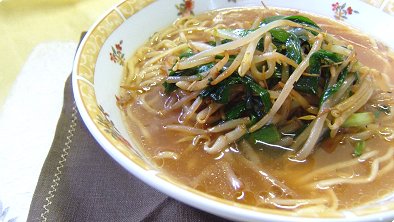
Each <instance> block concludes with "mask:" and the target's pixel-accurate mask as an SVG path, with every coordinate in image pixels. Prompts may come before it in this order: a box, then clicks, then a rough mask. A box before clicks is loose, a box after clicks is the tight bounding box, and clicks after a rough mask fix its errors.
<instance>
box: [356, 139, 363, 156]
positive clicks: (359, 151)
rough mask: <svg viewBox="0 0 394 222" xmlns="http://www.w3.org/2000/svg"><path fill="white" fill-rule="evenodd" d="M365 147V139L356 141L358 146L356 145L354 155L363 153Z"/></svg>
mask: <svg viewBox="0 0 394 222" xmlns="http://www.w3.org/2000/svg"><path fill="white" fill-rule="evenodd" d="M364 149H365V141H359V142H357V143H356V146H355V147H354V155H355V156H357V157H358V156H361V155H362V154H363V151H364Z"/></svg>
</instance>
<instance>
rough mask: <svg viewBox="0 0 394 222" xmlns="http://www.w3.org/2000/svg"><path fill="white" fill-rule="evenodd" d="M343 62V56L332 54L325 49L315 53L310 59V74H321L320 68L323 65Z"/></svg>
mask: <svg viewBox="0 0 394 222" xmlns="http://www.w3.org/2000/svg"><path fill="white" fill-rule="evenodd" d="M342 60H343V58H342V56H341V55H339V54H336V53H334V52H330V51H327V50H324V49H320V50H318V51H317V52H315V53H313V54H312V56H311V57H310V59H309V73H311V74H320V68H321V65H322V63H328V64H332V63H337V62H341V61H342Z"/></svg>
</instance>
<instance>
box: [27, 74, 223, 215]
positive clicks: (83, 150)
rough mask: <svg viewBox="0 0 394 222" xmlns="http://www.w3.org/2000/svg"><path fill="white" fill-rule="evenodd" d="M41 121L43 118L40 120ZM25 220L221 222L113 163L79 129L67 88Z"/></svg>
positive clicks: (82, 128)
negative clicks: (54, 131) (160, 190)
mask: <svg viewBox="0 0 394 222" xmlns="http://www.w3.org/2000/svg"><path fill="white" fill-rule="evenodd" d="M40 118H45V114H43V116H42V117H40ZM27 221H224V219H221V218H219V217H216V216H214V215H211V214H208V213H206V212H203V211H200V210H197V209H195V208H192V207H189V206H187V205H185V204H183V203H180V202H178V201H176V200H174V199H172V198H170V197H168V196H166V195H164V194H163V193H160V192H159V191H156V190H155V189H153V188H151V187H149V186H147V185H145V184H144V183H143V182H141V181H140V180H139V179H137V178H136V177H134V176H133V175H131V174H130V173H128V172H127V171H126V170H125V169H123V168H122V167H121V166H120V165H119V164H118V163H116V162H115V161H114V160H113V159H112V158H111V157H110V156H108V155H107V153H105V151H104V150H103V149H102V148H101V147H100V145H99V144H98V143H97V142H96V141H95V139H94V138H93V136H92V135H91V134H90V132H89V131H88V129H87V128H86V126H85V125H84V123H83V121H82V119H81V117H80V115H79V113H78V110H77V107H76V105H75V101H74V96H73V93H72V87H71V76H70V77H69V78H68V79H67V82H66V84H65V90H64V104H63V109H62V112H61V116H60V119H59V121H58V124H57V128H56V134H55V137H54V140H53V143H52V146H51V149H50V151H49V153H48V156H47V158H46V160H45V162H44V165H43V168H42V170H41V174H40V177H39V180H38V183H37V186H36V190H35V192H34V195H33V199H32V202H31V205H30V212H29V215H28V219H27Z"/></svg>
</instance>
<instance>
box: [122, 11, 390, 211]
mask: <svg viewBox="0 0 394 222" xmlns="http://www.w3.org/2000/svg"><path fill="white" fill-rule="evenodd" d="M278 14H280V15H281V16H283V17H281V18H278V17H277V15H278ZM272 16H274V17H272ZM286 16H290V17H286ZM291 16H293V17H291ZM294 16H302V17H294ZM267 18H268V19H267ZM273 18H275V19H273ZM295 18H296V19H295ZM303 18H309V19H311V20H312V21H313V22H315V23H316V24H317V25H318V27H320V28H321V29H317V28H316V27H315V26H314V25H313V24H312V23H310V22H309V20H303ZM278 20H281V21H282V20H283V21H284V22H283V24H281V25H279V26H277V27H274V28H273V29H270V30H268V31H265V32H264V30H263V28H264V27H266V26H269V25H270V24H271V25H272V24H274V23H275V22H277V21H278ZM289 21H290V22H289ZM293 23H294V24H293ZM278 24H279V23H278ZM259 31H261V33H262V34H261V35H260V36H259V37H256V38H254V39H253V40H240V39H247V38H248V36H249V37H250V36H252V35H253V34H255V33H257V32H259ZM319 33H320V34H319ZM327 33H328V34H327ZM319 38H322V39H321V40H319ZM291 39H293V40H294V41H293V40H292V41H291ZM237 41H238V42H239V44H238V45H235V43H236V42H237ZM319 41H321V42H319ZM226 44H227V45H229V48H227V49H226V48H225V47H224V46H227V45H226ZM231 44H233V45H231ZM319 44H320V46H319V47H318V45H319ZM349 45H351V46H349ZM220 47H223V48H224V49H223V50H221V51H220V50H219V51H216V53H214V54H213V55H210V54H209V53H208V51H210V50H211V51H212V50H217V49H220ZM316 47H318V48H317V49H316V52H318V51H319V50H320V51H319V52H320V57H318V56H315V57H313V56H312V54H313V50H315V49H314V48H316ZM293 49H298V51H297V50H295V51H294V52H293V51H291V50H293ZM250 50H251V51H250ZM250 52H252V53H250ZM297 52H299V53H298V54H297ZM316 52H314V53H316ZM204 53H206V54H204ZM279 54H281V55H279ZM294 54H297V55H298V57H297V55H294ZM200 55H202V56H201V57H199V56H200ZM204 55H205V56H204ZM316 55H317V54H316ZM248 56H249V57H251V58H252V59H250V60H249V61H248V58H247V57H248ZM284 57H287V58H284ZM316 57H318V59H317V60H316V61H318V62H319V69H318V73H315V72H314V70H313V69H312V68H313V63H312V62H311V60H313V59H315V58H316ZM289 59H290V60H289ZM336 59H338V61H337V60H336ZM202 60H204V61H202ZM297 60H298V61H297ZM307 60H309V61H308V62H306V64H307V65H306V67H305V68H304V70H302V71H301V72H300V73H299V75H300V76H299V77H298V79H299V80H297V81H295V83H294V84H291V83H289V82H290V81H292V76H295V75H297V73H298V70H299V69H301V67H302V66H303V62H304V61H307ZM201 61H202V62H201ZM237 61H238V62H239V65H238V66H236V67H235V65H234V67H235V68H233V67H232V64H235V63H236V62H237ZM292 64H293V65H292ZM393 64H394V62H393V56H392V53H391V52H390V51H389V49H388V48H387V47H385V46H384V45H383V44H381V43H379V42H376V41H374V40H373V39H371V38H369V37H368V36H367V35H364V34H362V33H359V32H358V31H356V30H353V29H351V28H349V27H347V26H345V25H344V24H341V23H338V22H335V21H332V20H329V19H326V18H322V17H318V16H315V15H311V14H302V13H299V12H297V11H292V10H286V11H285V10H279V9H278V10H275V11H273V10H272V11H269V10H266V9H263V8H244V9H242V8H240V9H225V10H218V11H212V12H208V13H205V14H202V15H198V16H193V17H186V18H180V19H178V20H177V21H175V22H174V24H173V25H172V26H170V27H168V28H166V29H164V30H161V31H159V32H158V33H155V34H154V35H153V36H152V37H151V38H150V39H149V41H148V42H147V43H146V44H145V45H144V46H142V47H141V48H140V49H138V51H137V52H136V54H135V55H134V56H133V57H132V58H130V59H129V60H128V63H127V65H126V68H125V71H124V77H123V82H122V83H121V87H120V94H119V97H118V106H119V107H120V109H121V110H122V113H123V116H124V120H125V123H126V124H127V127H128V129H129V131H130V134H132V135H133V138H138V139H139V143H140V144H141V145H142V148H143V151H144V152H145V153H146V155H147V156H148V158H150V160H151V161H152V162H153V163H155V164H156V165H157V166H158V168H160V170H161V171H162V172H164V173H165V174H167V175H169V176H170V177H171V178H174V179H175V180H177V181H179V182H181V183H183V184H186V185H187V186H190V187H192V188H195V189H197V190H200V191H202V192H205V193H207V194H211V195H214V196H217V197H220V198H224V199H227V200H231V201H235V202H238V203H242V204H247V205H252V206H258V207H263V208H272V209H278V208H279V209H284V210H288V211H300V212H303V213H308V212H310V213H313V211H316V210H319V209H320V210H321V211H323V210H324V211H338V210H343V209H350V208H353V207H356V206H359V205H362V204H365V203H367V202H369V201H374V200H376V199H380V198H382V197H384V196H385V195H388V194H390V193H392V192H393V186H392V184H394V177H393V172H394V171H393V167H394V161H393V155H394V147H393V145H394V144H393V138H394V137H393V134H392V133H393V132H394V123H393V118H392V113H391V110H392V108H391V107H392V104H393V102H394V100H393V97H392V95H391V86H390V84H389V82H390V81H392V80H389V79H388V78H387V76H394V67H393ZM245 67H246V68H245ZM215 69H216V70H215ZM231 69H233V72H232V73H231V74H229V76H227V77H223V75H225V74H223V73H226V71H227V70H231ZM270 70H273V71H272V73H270ZM344 70H346V71H344ZM227 72H229V71H227ZM222 74H223V75H222ZM259 75H260V76H259ZM240 76H241V77H240ZM333 76H335V77H333ZM221 78H223V79H222V80H221V81H222V84H221V82H220V81H219V79H221ZM300 79H303V80H300ZM204 81H205V82H204ZM215 81H216V82H215ZM226 81H227V82H226ZM300 82H304V85H302V84H301V83H300ZM297 84H298V85H297ZM312 84H316V86H315V88H313V87H312V86H311V85H312ZM346 84H347V85H346ZM215 85H216V86H217V87H216V88H214V87H213V86H215ZM293 85H294V86H293ZM227 86H231V88H229V89H227V88H226V87H227ZM345 86H346V87H345ZM209 87H212V88H209ZM220 87H222V88H220ZM287 89H290V90H287ZM204 90H205V91H204ZM215 90H216V91H215ZM220 90H222V91H220ZM226 90H227V91H226ZM286 90H287V91H288V93H287V95H286V96H285V97H284V99H283V102H281V104H280V105H279V104H278V105H276V103H280V98H281V93H286ZM224 92H227V94H225V93H224ZM204 93H205V94H204ZM215 93H216V94H215ZM220 93H221V94H220ZM264 93H265V94H264ZM340 93H342V94H341V96H339V95H340ZM266 95H268V98H269V100H270V101H268V102H267V101H266V100H264V98H265V97H264V96H266ZM204 96H205V97H204ZM215 96H216V97H215ZM300 97H301V98H300ZM215 99H216V100H215ZM364 100H365V101H364ZM226 102H227V103H226ZM239 104H245V106H241V105H239ZM357 104H359V105H357ZM276 106H279V108H278V110H277V111H276V112H275V113H272V114H271V112H272V111H273V110H274V109H275V107H276ZM237 107H239V110H238V111H239V112H238V111H237ZM256 107H257V108H256ZM343 107H345V108H343ZM352 109H354V110H353V112H352V113H347V112H348V110H352ZM349 112H350V111H349ZM234 113H236V114H234ZM269 115H272V116H271V118H268V117H267V121H265V120H264V118H265V116H269ZM264 121H265V122H264ZM226 123H227V125H226ZM260 123H262V124H260ZM319 123H320V125H321V126H320V128H319V127H318V126H317V125H319ZM259 124H260V125H259ZM314 132H318V133H315V134H316V135H313V134H314ZM302 138H303V139H302ZM313 141H315V142H313ZM309 143H311V144H312V143H313V144H312V145H310V144H309ZM218 147H219V148H218ZM308 147H312V150H310V148H309V150H308Z"/></svg>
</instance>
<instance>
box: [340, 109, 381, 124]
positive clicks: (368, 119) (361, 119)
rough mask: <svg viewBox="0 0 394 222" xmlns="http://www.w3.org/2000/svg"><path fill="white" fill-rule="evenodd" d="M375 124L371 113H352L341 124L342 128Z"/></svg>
mask: <svg viewBox="0 0 394 222" xmlns="http://www.w3.org/2000/svg"><path fill="white" fill-rule="evenodd" d="M373 122H375V115H374V114H373V113H372V112H363V113H353V114H352V115H350V116H349V118H347V120H346V121H345V122H344V123H343V124H342V127H361V126H365V125H368V124H371V123H373Z"/></svg>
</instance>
